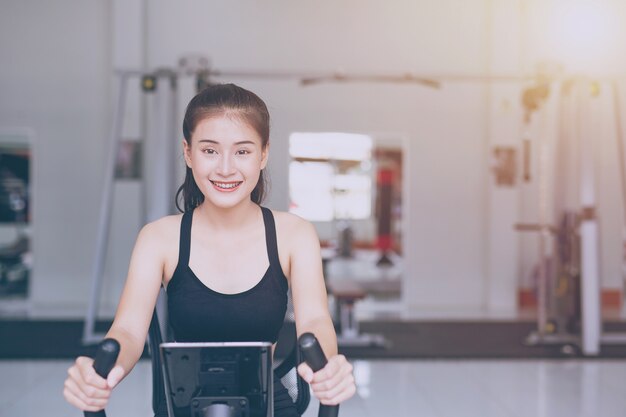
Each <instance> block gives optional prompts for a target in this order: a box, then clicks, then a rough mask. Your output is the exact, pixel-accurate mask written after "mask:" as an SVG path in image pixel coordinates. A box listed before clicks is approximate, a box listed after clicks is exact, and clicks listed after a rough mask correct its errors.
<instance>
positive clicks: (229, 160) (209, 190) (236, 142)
mask: <svg viewBox="0 0 626 417" xmlns="http://www.w3.org/2000/svg"><path fill="white" fill-rule="evenodd" d="M183 147H184V155H185V161H186V163H187V166H188V167H189V168H191V170H192V172H193V178H194V180H195V181H196V184H197V185H198V188H200V191H202V194H204V198H205V202H208V203H210V204H214V205H215V206H218V207H221V208H228V207H233V206H236V205H237V204H239V203H241V202H244V201H248V200H250V194H251V193H252V190H254V187H255V186H256V184H257V182H258V180H259V176H260V173H261V170H262V169H263V168H265V165H266V164H267V148H268V147H267V146H266V147H265V148H263V146H262V142H261V137H260V136H259V135H258V133H257V132H256V131H255V130H254V129H253V128H252V127H250V126H249V125H248V124H247V123H246V122H245V121H243V120H241V119H238V118H236V117H228V116H215V117H210V118H206V119H203V120H201V121H200V122H199V123H198V124H197V126H196V128H195V130H194V131H193V133H192V136H191V144H190V145H188V144H187V142H186V141H184V140H183Z"/></svg>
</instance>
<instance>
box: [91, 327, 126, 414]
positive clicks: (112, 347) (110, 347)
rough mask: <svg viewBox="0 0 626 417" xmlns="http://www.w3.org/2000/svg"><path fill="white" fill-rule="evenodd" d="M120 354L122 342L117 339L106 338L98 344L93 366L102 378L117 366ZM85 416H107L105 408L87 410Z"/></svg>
mask: <svg viewBox="0 0 626 417" xmlns="http://www.w3.org/2000/svg"><path fill="white" fill-rule="evenodd" d="M119 354H120V344H119V342H118V341H117V340H115V339H104V340H103V341H102V342H100V344H99V345H98V350H97V351H96V357H95V359H94V361H93V368H94V369H95V370H96V373H97V374H98V375H100V376H101V377H102V378H105V379H106V377H107V376H108V375H109V372H111V369H113V366H115V362H116V361H117V357H118V355H119ZM84 415H85V417H106V413H105V412H104V410H100V411H95V412H91V411H85V412H84Z"/></svg>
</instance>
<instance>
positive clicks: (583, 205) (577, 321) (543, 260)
mask: <svg viewBox="0 0 626 417" xmlns="http://www.w3.org/2000/svg"><path fill="white" fill-rule="evenodd" d="M609 82H610V84H611V85H612V86H613V88H612V90H611V89H610V90H609V91H610V92H611V93H612V95H613V99H614V103H615V106H614V107H615V111H614V113H615V114H614V117H615V120H616V139H617V141H618V149H619V155H618V158H619V165H620V168H621V173H620V174H621V183H622V190H620V191H622V199H623V202H624V203H625V204H626V192H625V191H624V190H626V188H625V187H626V174H625V172H626V171H625V170H624V165H625V164H624V152H623V143H622V142H623V140H624V138H623V132H622V131H621V122H620V119H621V109H620V106H619V89H618V81H617V80H609ZM601 85H602V84H601V82H600V81H598V80H593V79H589V78H586V77H570V78H564V79H559V80H554V81H553V82H551V83H550V84H548V82H544V83H542V84H541V85H535V86H533V87H531V88H529V89H527V90H525V92H524V95H523V103H524V107H525V110H526V117H525V122H526V125H527V126H528V125H529V124H530V118H531V115H532V113H533V112H535V111H536V110H539V109H540V108H541V106H542V105H543V102H544V101H545V100H546V98H547V97H548V95H549V91H550V90H549V89H550V87H553V89H554V90H555V91H557V94H558V97H557V100H558V118H559V123H558V134H557V139H556V142H555V144H554V145H555V146H554V162H555V164H554V183H553V184H552V185H550V184H549V181H548V171H549V168H550V167H549V161H548V159H547V154H548V150H547V148H548V144H547V143H546V138H543V137H542V135H537V137H536V138H534V140H533V141H532V142H534V146H536V147H538V151H537V152H538V154H539V158H538V159H539V164H538V178H537V180H538V182H539V207H538V209H539V216H538V220H539V222H538V223H537V224H517V225H515V228H516V230H518V231H521V232H526V231H532V232H538V233H539V251H538V252H539V266H538V273H537V278H538V279H537V299H538V310H537V330H536V331H534V332H532V333H531V334H530V335H529V336H528V337H527V339H526V343H527V344H528V345H559V346H561V347H562V352H563V353H565V354H574V353H575V352H576V348H579V349H580V351H581V352H582V353H583V354H584V355H589V356H595V355H598V354H599V353H600V345H601V344H626V333H614V332H612V333H608V332H603V331H602V311H601V309H602V306H601V282H600V262H599V260H600V253H599V246H600V240H599V238H600V231H599V223H598V220H599V219H598V210H597V196H596V189H595V174H596V172H595V169H596V167H595V161H594V147H595V143H594V142H595V136H597V134H598V133H597V132H598V131H599V123H598V119H597V115H596V114H595V113H594V107H597V103H595V101H597V100H598V96H599V95H600V94H601ZM540 111H541V110H540ZM526 143H527V145H526V146H525V147H524V149H525V158H524V160H525V161H527V160H528V159H529V152H530V151H529V149H530V143H531V141H530V139H529V137H528V136H526V138H525V144H526ZM525 166H527V164H525ZM524 178H525V180H526V181H528V180H529V179H530V175H529V174H528V175H525V176H524ZM625 207H626V206H625ZM552 218H553V219H555V221H554V223H552V222H551V221H550V219H552ZM624 218H625V219H626V215H625V216H624Z"/></svg>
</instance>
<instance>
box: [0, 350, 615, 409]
mask: <svg viewBox="0 0 626 417" xmlns="http://www.w3.org/2000/svg"><path fill="white" fill-rule="evenodd" d="M354 365H355V375H356V378H357V384H358V394H357V395H356V396H355V398H353V399H351V400H350V401H348V402H346V403H345V404H343V405H342V406H341V411H340V416H341V417H357V416H358V417H368V416H372V417H373V416H386V417H392V416H393V417H403V416H407V417H408V416H416V417H431V416H432V417H435V416H436V417H491V416H493V417H583V416H585V417H613V416H615V417H617V416H625V415H626V384H625V383H624V382H625V381H626V360H625V361H615V360H614V361H599V360H588V361H585V360H572V361H564V360H560V361H534V360H533V361H531V360H520V361H356V362H354ZM68 366H69V362H68V361H15V362H12V361H0V416H1V417H30V416H33V417H34V416H40V415H45V416H47V417H54V416H76V417H79V416H81V415H82V413H80V412H79V411H77V410H75V409H72V407H71V406H69V405H68V404H66V403H65V402H64V400H63V397H62V394H61V391H62V386H63V380H64V379H65V374H66V369H67V367H68ZM150 398H151V377H150V364H149V362H147V361H142V362H140V363H139V364H138V365H137V367H136V368H135V370H134V371H133V372H132V373H131V375H130V376H129V377H128V378H127V379H126V380H124V381H123V382H122V384H121V385H120V386H119V387H118V388H117V389H116V391H115V392H114V395H113V397H112V399H111V402H110V405H109V407H108V408H107V415H108V416H109V417H130V416H132V417H136V416H151V414H150ZM316 415H317V404H315V403H312V404H311V406H310V407H309V409H308V410H307V413H306V414H305V416H306V417H314V416H316Z"/></svg>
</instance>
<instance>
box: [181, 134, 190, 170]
mask: <svg viewBox="0 0 626 417" xmlns="http://www.w3.org/2000/svg"><path fill="white" fill-rule="evenodd" d="M183 156H184V157H185V164H187V167H188V168H191V146H189V144H188V143H187V139H183Z"/></svg>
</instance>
